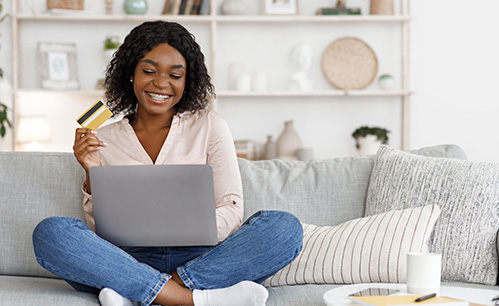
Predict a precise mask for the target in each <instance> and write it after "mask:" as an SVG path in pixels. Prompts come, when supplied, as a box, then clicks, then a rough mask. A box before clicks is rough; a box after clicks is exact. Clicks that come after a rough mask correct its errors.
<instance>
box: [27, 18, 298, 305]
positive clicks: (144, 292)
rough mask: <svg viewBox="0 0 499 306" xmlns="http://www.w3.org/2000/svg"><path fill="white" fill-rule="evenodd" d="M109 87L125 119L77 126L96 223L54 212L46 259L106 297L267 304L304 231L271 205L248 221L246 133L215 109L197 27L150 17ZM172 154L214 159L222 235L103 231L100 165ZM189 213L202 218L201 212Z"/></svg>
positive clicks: (111, 71) (113, 301) (122, 55)
mask: <svg viewBox="0 0 499 306" xmlns="http://www.w3.org/2000/svg"><path fill="white" fill-rule="evenodd" d="M105 85H106V99H107V104H108V106H109V108H110V109H111V110H112V111H113V112H114V113H115V115H118V114H123V115H124V118H123V119H122V120H120V121H117V122H114V123H111V124H109V125H106V126H104V127H101V128H99V129H98V130H97V131H92V130H89V129H84V128H78V129H76V131H75V141H74V146H73V150H74V155H75V157H76V159H77V160H78V162H79V163H80V164H81V166H82V167H83V169H84V170H85V173H86V179H85V182H84V183H83V194H84V201H83V209H84V211H85V216H86V221H87V224H85V223H83V222H82V221H80V220H76V219H72V218H65V217H52V218H48V219H45V220H43V221H42V222H41V223H40V224H39V225H38V226H37V227H36V229H35V231H34V233H33V246H34V249H35V254H36V257H37V259H38V261H39V263H40V264H41V265H42V266H43V267H44V268H46V269H47V270H49V271H51V272H52V273H55V274H57V275H59V276H60V277H62V278H63V279H65V280H66V281H67V282H68V283H69V284H70V285H72V286H73V287H74V288H75V289H77V290H79V291H86V292H94V293H98V294H99V300H100V303H101V305H102V306H124V305H134V303H135V302H140V304H141V305H145V306H147V305H150V304H151V303H153V302H154V303H156V304H161V305H196V306H215V305H218V306H238V305H240V306H264V305H265V302H266V300H267V297H268V292H267V290H266V289H265V287H263V286H262V285H261V283H262V282H263V281H264V280H265V279H267V278H269V277H270V276H272V275H273V274H274V273H276V272H277V271H278V270H280V269H281V268H282V267H284V266H286V265H287V264H289V263H290V262H292V261H293V260H294V259H295V258H296V256H297V255H298V253H299V252H300V250H301V247H302V240H303V229H302V226H301V224H300V222H299V221H298V219H297V218H296V217H295V216H293V215H291V214H289V213H287V212H283V211H260V212H257V213H256V214H254V215H253V216H251V217H250V218H248V220H246V222H244V223H243V222H242V221H243V195H242V183H241V176H240V173H239V167H238V161H237V157H236V152H235V147H234V142H233V139H232V136H231V133H230V130H229V128H228V125H227V123H226V122H225V120H224V119H222V117H221V116H220V115H218V114H217V113H215V112H214V111H212V110H209V109H207V105H208V98H209V97H211V96H213V95H214V93H213V85H212V84H211V82H210V77H209V75H208V71H207V69H206V66H205V63H204V56H203V54H202V53H201V49H200V47H199V45H198V44H197V43H196V42H195V40H194V37H193V36H192V35H191V34H190V33H189V32H188V31H187V30H186V29H185V28H184V27H182V26H181V25H180V24H177V23H172V22H164V21H155V22H146V23H143V24H142V25H139V26H138V27H136V28H135V29H133V30H132V32H131V33H130V34H129V35H128V36H127V37H126V38H125V41H124V43H123V44H122V45H121V46H120V48H119V49H118V51H117V52H116V53H115V56H114V57H113V59H112V61H111V63H110V64H109V66H108V70H107V74H106V82H105ZM163 164H207V165H210V166H211V168H212V169H213V183H214V190H213V191H214V197H215V199H214V201H215V206H216V220H212V221H216V225H217V236H218V242H220V243H219V244H217V245H215V246H201V247H200V246H197V245H193V246H188V247H182V248H179V247H175V246H161V247H157V246H154V247H153V246H144V247H141V248H130V247H126V246H121V247H118V246H115V245H112V244H110V243H109V242H107V241H105V240H104V239H102V238H101V237H99V236H97V235H95V233H94V232H93V230H94V229H95V221H94V210H93V202H92V195H91V193H92V188H91V182H90V175H89V169H90V167H94V166H113V165H163ZM94 183H95V180H94ZM141 183H143V182H142V180H141V179H139V178H136V184H137V185H139V187H142V188H144V187H149V186H143V185H140V184H141ZM125 188H126V187H125ZM126 200H128V199H124V201H126ZM167 200H169V199H165V201H167ZM143 201H145V199H144V200H142V201H135V202H137V203H135V202H132V203H130V202H129V203H128V204H129V205H136V206H139V205H140V204H141V203H142V202H143ZM211 201H213V199H211ZM199 204H200V205H202V203H199ZM170 212H171V214H174V213H175V211H171V210H170V211H168V213H170ZM139 213H140V208H139V209H138V210H137V214H139ZM204 217H205V218H208V216H204ZM183 222H185V226H186V227H188V226H196V224H191V223H193V222H192V220H191V219H190V218H188V219H187V220H183ZM144 226H149V224H145V225H144ZM176 230H178V232H179V233H180V232H181V231H183V230H185V229H184V228H178V229H176ZM151 231H154V228H153V227H151ZM175 232H177V231H175ZM54 237H56V239H55V240H56V241H57V242H56V244H57V246H55V245H54V243H53V242H54ZM222 242H223V243H222ZM54 249H56V250H57V252H54V251H53V250H54ZM102 267H106V268H105V269H103V268H102ZM248 267H251V269H248ZM132 301H133V302H132Z"/></svg>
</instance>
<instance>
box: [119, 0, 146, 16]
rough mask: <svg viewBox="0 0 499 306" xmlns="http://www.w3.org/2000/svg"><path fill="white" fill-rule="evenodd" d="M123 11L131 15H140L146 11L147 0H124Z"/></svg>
mask: <svg viewBox="0 0 499 306" xmlns="http://www.w3.org/2000/svg"><path fill="white" fill-rule="evenodd" d="M124 6H125V12H126V13H127V14H132V15H142V14H145V13H146V12H147V0H125V4H124Z"/></svg>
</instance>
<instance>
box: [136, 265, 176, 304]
mask: <svg viewBox="0 0 499 306" xmlns="http://www.w3.org/2000/svg"><path fill="white" fill-rule="evenodd" d="M170 278H171V276H170V275H169V274H166V273H161V279H160V281H159V282H158V283H157V284H156V286H155V287H154V288H152V291H151V294H149V296H148V297H147V298H146V300H145V301H143V302H141V303H140V305H141V306H149V305H151V304H152V302H154V300H155V299H156V297H157V296H158V294H159V292H160V291H161V289H163V287H164V286H165V284H166V282H167V281H169V280H170Z"/></svg>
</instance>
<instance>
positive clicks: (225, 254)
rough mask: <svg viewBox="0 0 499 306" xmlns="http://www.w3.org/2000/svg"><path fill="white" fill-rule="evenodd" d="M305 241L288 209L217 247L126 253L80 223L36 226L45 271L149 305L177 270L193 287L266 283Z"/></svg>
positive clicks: (253, 222)
mask: <svg viewBox="0 0 499 306" xmlns="http://www.w3.org/2000/svg"><path fill="white" fill-rule="evenodd" d="M302 239H303V231H302V226H301V224H300V222H299V221H298V219H297V218H296V217H294V216H293V215H291V214H289V213H287V212H282V211H260V212H258V213H256V214H254V215H253V216H251V217H250V218H249V219H248V220H246V222H244V224H243V225H242V226H241V228H239V229H238V230H237V231H236V232H234V233H233V234H232V235H230V236H229V237H227V238H226V239H225V240H224V241H222V242H221V243H219V244H218V245H216V246H214V247H175V248H172V247H168V248H166V247H149V248H137V247H123V248H119V247H117V246H115V245H113V244H111V243H109V242H107V241H106V240H104V239H102V238H100V237H99V236H97V235H96V234H95V233H94V232H93V231H92V230H91V229H90V228H89V227H88V226H87V225H86V224H85V223H84V222H82V221H81V220H78V219H75V218H68V217H50V218H47V219H45V220H43V221H41V222H40V223H39V224H38V226H37V227H36V228H35V230H34V232H33V247H34V251H35V256H36V259H37V260H38V262H39V263H40V265H41V266H42V267H44V268H45V269H47V270H48V271H50V272H52V273H54V274H56V275H58V276H59V277H61V278H63V279H64V280H66V281H67V282H68V283H69V284H70V285H71V286H73V287H74V288H75V289H76V290H79V291H86V292H94V293H98V291H99V290H100V289H102V288H105V287H107V288H112V289H113V290H115V291H116V292H118V293H119V294H121V295H122V296H124V297H127V298H129V299H131V300H133V301H138V302H141V305H150V304H151V303H152V302H153V301H154V299H155V298H156V296H157V295H158V293H159V292H160V291H161V289H162V288H163V286H164V285H165V283H166V282H167V281H168V280H169V279H170V278H171V276H170V273H172V272H173V271H177V273H178V275H179V276H180V278H181V279H182V281H183V282H184V284H185V285H186V286H187V287H188V288H189V289H216V288H225V287H229V286H232V285H234V284H236V283H238V282H241V281H243V280H250V281H254V282H257V283H262V282H263V281H264V280H265V279H267V278H268V277H270V276H272V275H273V274H275V273H276V272H277V271H279V270H280V269H281V268H283V267H284V266H286V265H288V264H289V263H291V262H292V261H293V260H294V259H295V258H296V256H298V254H299V252H300V251H301V248H302Z"/></svg>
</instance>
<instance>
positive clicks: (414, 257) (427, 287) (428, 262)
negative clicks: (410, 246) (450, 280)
mask: <svg viewBox="0 0 499 306" xmlns="http://www.w3.org/2000/svg"><path fill="white" fill-rule="evenodd" d="M441 270H442V254H435V253H407V292H409V293H417V294H430V293H439V292H440V277H441Z"/></svg>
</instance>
